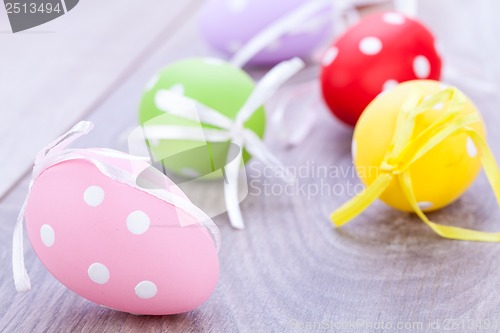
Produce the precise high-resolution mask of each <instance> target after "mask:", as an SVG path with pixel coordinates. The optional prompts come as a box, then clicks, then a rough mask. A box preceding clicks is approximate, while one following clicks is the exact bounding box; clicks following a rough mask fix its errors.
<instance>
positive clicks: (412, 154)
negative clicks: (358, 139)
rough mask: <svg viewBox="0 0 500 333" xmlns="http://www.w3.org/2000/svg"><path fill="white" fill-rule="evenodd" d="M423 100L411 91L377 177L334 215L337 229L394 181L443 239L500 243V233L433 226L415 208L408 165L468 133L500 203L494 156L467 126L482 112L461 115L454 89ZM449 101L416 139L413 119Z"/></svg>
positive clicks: (461, 99)
mask: <svg viewBox="0 0 500 333" xmlns="http://www.w3.org/2000/svg"><path fill="white" fill-rule="evenodd" d="M423 98H424V96H423V95H422V93H421V92H420V91H419V90H417V89H416V90H414V91H413V92H412V93H410V95H409V96H408V98H407V99H406V101H405V102H404V104H403V106H402V108H401V111H400V112H399V114H398V118H397V120H396V129H395V131H394V135H393V137H392V141H391V144H390V146H389V148H388V151H387V153H386V155H385V157H384V159H383V161H382V163H381V165H380V167H379V171H380V174H379V176H378V177H377V178H376V179H375V181H374V182H373V183H371V184H370V185H369V186H367V188H366V189H365V191H363V192H362V193H360V194H358V195H357V196H355V197H354V198H353V199H351V200H350V201H348V202H347V203H345V204H344V205H343V206H341V207H340V208H339V209H337V210H336V211H335V212H334V213H332V215H331V220H332V222H333V223H334V224H335V225H336V226H337V227H341V226H342V225H344V224H346V223H348V222H349V221H350V220H352V219H353V218H355V217H356V216H358V215H359V214H361V213H362V212H363V211H364V210H365V209H366V208H368V206H370V205H371V204H372V203H373V202H374V201H375V200H376V199H377V198H379V197H380V195H382V194H383V193H384V191H385V190H386V189H387V187H388V186H389V184H390V183H391V181H392V180H393V179H396V180H397V182H398V184H399V186H400V187H401V188H402V190H403V192H404V194H405V196H406V198H407V200H408V201H409V203H410V205H411V207H412V209H413V210H414V212H415V213H416V214H417V215H418V216H419V217H420V219H421V220H422V221H423V222H424V223H425V224H427V225H428V226H429V227H430V228H431V229H432V230H434V232H436V233H437V234H438V235H440V236H441V237H444V238H449V239H458V240H468V241H482V242H500V232H497V233H489V232H483V231H477V230H471V229H466V228H459V227H453V226H447V225H441V224H438V223H435V222H432V221H430V220H429V219H428V218H427V216H426V215H425V214H424V212H423V211H422V210H421V209H420V207H419V205H418V204H417V200H416V198H415V194H414V192H413V188H412V182H411V178H410V174H409V172H408V169H409V168H410V166H411V165H412V164H413V163H415V162H416V161H417V160H418V159H419V158H420V157H422V156H423V155H425V154H426V153H427V152H429V151H430V150H431V149H432V148H434V147H435V146H436V145H438V144H439V143H441V142H443V141H444V140H445V139H446V138H447V137H449V136H450V135H452V134H457V133H466V134H467V135H469V137H470V138H471V139H472V140H473V142H474V144H475V145H476V147H477V148H478V150H479V153H480V158H481V163H482V165H483V168H484V170H485V172H486V175H487V177H488V180H489V182H490V185H491V187H492V188H493V191H494V192H495V196H496V198H497V201H498V203H499V205H500V171H499V170H498V166H497V163H496V161H495V157H494V156H493V154H492V153H491V151H490V149H489V147H488V144H487V143H486V141H485V140H484V139H483V137H482V136H481V135H480V134H479V133H478V132H477V131H476V130H474V129H473V128H471V127H469V125H471V124H473V123H477V122H479V121H481V119H480V116H479V114H478V113H474V114H468V115H464V114H461V113H460V111H461V110H462V108H463V106H464V104H465V100H466V99H465V96H464V95H463V94H462V93H461V92H460V91H458V90H457V89H455V88H448V89H445V90H443V91H441V92H439V93H437V94H435V95H433V96H432V97H431V98H429V99H426V100H424V99H423ZM446 101H450V104H449V105H450V108H449V110H448V111H447V112H446V113H444V114H443V116H441V117H440V118H439V119H438V120H437V121H435V122H434V123H432V124H431V125H430V126H428V127H427V128H426V129H425V130H424V131H422V132H420V133H418V134H417V135H415V137H413V131H414V128H415V118H416V117H417V116H418V115H419V114H421V113H423V112H425V111H427V110H429V109H430V108H431V107H432V106H434V105H436V104H438V103H441V102H446Z"/></svg>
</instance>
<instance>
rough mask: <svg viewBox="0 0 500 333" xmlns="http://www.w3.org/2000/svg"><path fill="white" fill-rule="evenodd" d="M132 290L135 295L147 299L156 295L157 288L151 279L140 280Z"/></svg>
mask: <svg viewBox="0 0 500 333" xmlns="http://www.w3.org/2000/svg"><path fill="white" fill-rule="evenodd" d="M134 291H135V294H136V295H137V297H139V298H142V299H148V298H153V297H155V296H156V293H157V292H158V288H157V287H156V284H154V283H153V282H151V281H142V282H139V283H138V284H137V285H136V286H135V288H134Z"/></svg>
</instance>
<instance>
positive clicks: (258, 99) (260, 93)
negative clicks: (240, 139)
mask: <svg viewBox="0 0 500 333" xmlns="http://www.w3.org/2000/svg"><path fill="white" fill-rule="evenodd" d="M304 66H305V63H304V62H303V61H302V60H300V59H299V58H293V59H291V60H286V61H283V62H280V63H279V64H278V65H276V66H274V67H273V68H272V69H271V70H270V71H269V73H267V74H266V75H265V76H264V77H263V78H262V79H261V80H260V81H259V83H258V84H257V86H256V87H255V89H254V90H253V92H252V94H251V95H250V97H248V99H247V101H246V102H245V104H244V105H243V106H242V108H241V109H240V111H239V112H238V115H237V116H236V124H235V125H236V126H241V125H243V124H244V123H245V122H246V121H247V120H248V119H249V118H250V117H251V116H252V115H253V114H254V113H255V111H257V109H258V108H259V107H261V106H262V105H263V104H264V103H265V102H266V101H267V100H268V99H269V98H271V96H273V95H274V94H275V93H276V91H277V90H278V89H279V87H281V86H282V85H283V84H284V83H285V82H286V81H288V80H289V79H290V78H291V77H292V76H294V75H295V74H297V73H298V72H299V71H300V70H301V69H302V68H304Z"/></svg>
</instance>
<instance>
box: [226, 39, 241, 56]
mask: <svg viewBox="0 0 500 333" xmlns="http://www.w3.org/2000/svg"><path fill="white" fill-rule="evenodd" d="M241 45H242V44H241V42H239V41H237V40H233V41H230V42H229V43H228V44H227V50H228V51H229V52H231V53H235V52H238V51H239V50H240V48H241Z"/></svg>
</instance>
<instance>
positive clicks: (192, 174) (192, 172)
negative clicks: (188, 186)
mask: <svg viewBox="0 0 500 333" xmlns="http://www.w3.org/2000/svg"><path fill="white" fill-rule="evenodd" d="M179 172H180V173H181V174H182V175H183V176H186V177H190V178H198V177H200V173H199V172H198V171H196V170H195V169H191V168H182V169H181V170H180V171H179Z"/></svg>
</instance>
